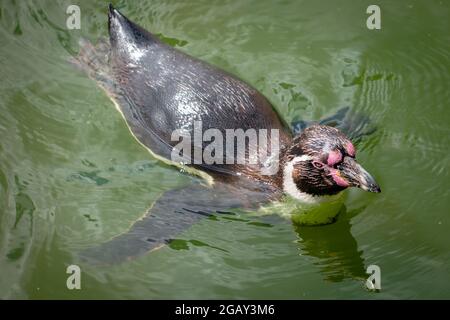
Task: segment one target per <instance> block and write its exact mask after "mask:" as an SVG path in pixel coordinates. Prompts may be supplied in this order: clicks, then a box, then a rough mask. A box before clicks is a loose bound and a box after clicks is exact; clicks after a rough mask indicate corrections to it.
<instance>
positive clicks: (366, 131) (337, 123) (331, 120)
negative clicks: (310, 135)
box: [291, 107, 376, 143]
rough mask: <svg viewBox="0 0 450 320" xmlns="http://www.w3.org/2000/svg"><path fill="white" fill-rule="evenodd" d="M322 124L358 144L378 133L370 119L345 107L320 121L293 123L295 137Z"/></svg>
mask: <svg viewBox="0 0 450 320" xmlns="http://www.w3.org/2000/svg"><path fill="white" fill-rule="evenodd" d="M313 124H321V125H327V126H330V127H335V128H337V129H339V130H341V131H342V132H343V133H344V134H345V135H346V136H347V137H348V138H350V139H351V140H352V141H353V142H355V143H358V142H359V141H361V140H362V139H363V138H364V137H365V136H369V135H371V134H372V133H374V132H375V131H376V127H375V125H374V124H373V123H372V121H370V119H369V117H368V116H366V115H364V114H362V113H359V112H352V111H351V110H350V107H343V108H341V109H339V110H338V111H337V112H336V113H335V114H333V115H331V116H329V117H326V118H323V119H321V120H319V121H304V120H300V121H295V122H292V123H291V126H292V130H293V132H294V134H295V135H298V134H300V133H301V132H302V131H303V130H304V129H306V128H307V127H309V126H311V125H313Z"/></svg>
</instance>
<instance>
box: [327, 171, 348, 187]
mask: <svg viewBox="0 0 450 320" xmlns="http://www.w3.org/2000/svg"><path fill="white" fill-rule="evenodd" d="M330 173H331V176H332V177H333V180H334V182H336V184H337V185H338V186H341V187H344V188H347V187H348V186H349V183H348V182H347V180H345V179H344V178H342V177H341V175H340V173H339V170H336V169H331V170H330Z"/></svg>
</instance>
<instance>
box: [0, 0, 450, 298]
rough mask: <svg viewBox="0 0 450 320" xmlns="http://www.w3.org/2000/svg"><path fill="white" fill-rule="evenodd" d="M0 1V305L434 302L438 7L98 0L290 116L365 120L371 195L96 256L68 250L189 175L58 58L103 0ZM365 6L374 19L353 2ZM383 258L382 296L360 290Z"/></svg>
mask: <svg viewBox="0 0 450 320" xmlns="http://www.w3.org/2000/svg"><path fill="white" fill-rule="evenodd" d="M78 3H79V5H80V7H81V30H67V28H66V18H67V15H66V8H67V6H68V5H69V4H71V1H57V2H56V1H50V0H49V1H28V2H27V1H18V0H16V1H11V0H1V1H0V65H1V67H0V298H33V299H36V298H39V299H47V298H63V299H73V298H292V299H310V298H368V299H386V298H450V277H449V272H450V267H449V265H450V252H449V243H450V232H449V226H450V215H449V205H450V200H449V199H450V198H449V196H450V182H449V165H448V163H449V160H450V157H449V151H448V148H449V142H450V140H449V133H450V130H449V122H450V112H449V110H448V108H449V107H450V105H449V100H450V99H449V98H450V94H449V84H450V36H449V30H450V25H449V24H450V23H449V19H448V18H449V14H450V10H449V9H450V5H449V3H448V2H447V1H428V0H426V1H425V0H424V1H366V0H363V1H294V0H284V1H261V0H240V1H223V0H220V1H211V0H204V1H169V0H159V1H158V0H152V1H145V2H142V3H140V2H137V1H136V2H134V1H133V2H130V3H126V2H125V1H123V2H114V4H115V5H116V6H117V7H118V8H119V9H120V10H122V12H123V13H124V14H126V15H127V16H129V17H130V18H131V19H133V20H135V21H137V22H138V23H140V24H142V25H143V26H144V27H146V28H148V29H149V30H151V31H153V32H154V33H156V34H160V35H161V36H163V37H164V39H165V40H166V41H168V42H169V43H171V44H172V45H175V46H177V47H179V48H180V49H181V50H183V51H185V52H187V53H189V54H192V55H194V56H196V57H199V58H201V59H204V60H206V61H209V62H211V63H214V64H216V65H218V66H220V67H222V68H224V69H226V70H228V71H231V72H232V73H234V74H236V75H238V76H240V77H242V78H244V79H245V80H246V81H248V82H249V83H251V84H253V85H254V86H256V87H257V88H258V89H259V90H260V91H261V92H262V93H264V94H265V95H266V96H267V97H268V98H269V99H270V100H271V101H272V102H273V104H274V105H275V106H276V108H277V109H278V110H279V111H280V113H281V114H282V115H283V116H284V117H285V118H286V119H287V120H288V121H290V120H293V119H298V118H302V119H306V120H311V119H319V118H321V117H324V116H327V115H329V114H332V113H333V112H335V111H337V110H338V109H339V108H341V107H343V106H351V108H352V109H353V110H355V111H359V112H363V113H365V114H366V115H368V116H370V118H371V119H372V121H373V123H375V124H376V125H377V127H378V130H377V131H376V132H375V133H374V134H373V135H372V136H371V137H369V138H368V139H365V140H364V141H363V142H362V143H360V144H359V145H358V158H359V160H360V162H361V163H362V164H363V165H364V167H366V168H367V169H368V170H369V171H370V172H371V173H372V174H373V175H374V176H375V177H376V178H377V181H378V182H379V183H380V185H381V188H382V190H383V192H382V193H381V194H369V193H365V192H363V191H360V190H350V191H348V192H347V196H346V200H345V209H344V210H343V211H342V212H341V215H340V216H339V219H338V221H337V222H336V223H334V224H331V225H327V226H322V227H295V226H293V225H292V224H291V223H290V222H289V221H287V220H284V219H282V218H277V216H276V213H277V212H275V211H276V208H274V209H273V210H274V214H275V215H274V216H272V218H270V216H269V218H268V217H257V216H252V215H247V214H244V213H239V214H237V215H236V216H235V217H233V219H225V218H223V217H217V219H207V220H204V221H202V222H200V223H198V224H197V225H195V226H193V227H192V228H191V229H189V230H188V231H186V232H185V233H183V234H182V235H180V237H179V240H177V241H176V242H175V243H174V244H173V245H172V246H171V247H166V248H164V249H162V250H159V251H157V252H155V253H152V254H149V255H146V256H142V257H140V258H138V259H136V260H133V261H130V262H127V263H124V264H120V265H114V266H108V267H101V268H100V267H94V266H90V265H84V264H79V265H80V267H81V270H82V279H81V285H82V289H81V290H68V289H67V287H66V279H67V277H68V275H67V274H66V268H67V266H68V265H70V264H73V263H77V264H78V260H77V252H79V251H80V250H82V249H85V248H89V247H91V246H93V245H95V244H99V243H101V242H103V241H105V240H107V239H109V238H111V237H113V236H114V235H116V234H119V233H121V232H124V231H126V230H127V228H128V227H129V225H130V224H131V223H132V222H133V221H135V220H136V219H138V218H139V217H140V216H141V215H142V213H143V212H144V211H145V210H146V209H147V208H148V207H149V206H150V205H151V204H152V202H153V201H154V200H155V199H156V198H157V197H158V196H159V195H160V194H161V193H163V192H164V191H167V190H171V189H173V188H175V187H178V186H183V185H187V184H189V183H190V182H191V181H192V180H193V179H195V178H192V177H190V176H188V175H186V174H181V173H180V172H178V171H177V170H174V169H172V168H170V167H168V166H166V165H161V164H160V163H159V162H158V161H156V160H155V159H153V158H152V157H151V156H150V155H149V154H148V152H147V151H146V150H144V149H143V148H142V147H141V146H140V145H139V144H138V143H137V142H136V141H135V140H134V138H133V137H132V136H131V135H130V134H129V132H128V129H127V127H126V125H125V123H124V122H123V120H122V118H121V117H120V115H119V113H118V112H116V111H115V109H114V107H113V105H112V103H111V102H110V100H109V99H108V98H107V97H106V96H105V94H104V93H103V92H102V91H101V90H100V89H98V88H97V87H96V85H95V83H94V82H93V81H91V80H89V79H88V78H86V77H85V76H84V75H83V74H81V73H79V72H77V71H76V70H74V69H73V68H72V67H71V66H70V65H69V64H67V62H66V60H67V58H68V57H69V56H70V55H72V54H74V53H75V52H77V50H78V46H77V41H78V39H79V37H80V36H84V37H87V38H89V39H92V40H95V39H98V38H99V37H101V36H105V35H106V34H107V27H106V21H107V20H106V19H107V18H106V11H107V4H106V2H104V1H79V2H78ZM370 4H378V5H379V6H380V7H381V19H382V20H381V21H382V22H381V27H382V28H381V30H368V29H367V27H366V19H367V17H368V15H367V14H366V8H367V6H368V5H370ZM372 264H375V265H378V266H379V267H380V268H381V286H382V289H381V291H380V292H370V291H368V290H366V289H365V287H364V281H365V280H364V279H365V278H366V277H367V275H366V274H365V269H366V268H367V267H368V266H369V265H372Z"/></svg>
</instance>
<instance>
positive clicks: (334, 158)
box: [327, 150, 342, 166]
mask: <svg viewBox="0 0 450 320" xmlns="http://www.w3.org/2000/svg"><path fill="white" fill-rule="evenodd" d="M341 160H342V154H341V152H340V151H338V150H333V151H331V152H330V153H329V154H328V159H327V163H328V165H329V166H334V165H335V164H336V163H338V162H341Z"/></svg>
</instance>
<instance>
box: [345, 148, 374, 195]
mask: <svg viewBox="0 0 450 320" xmlns="http://www.w3.org/2000/svg"><path fill="white" fill-rule="evenodd" d="M338 169H339V172H340V175H341V176H342V177H343V178H344V179H345V180H347V182H348V183H349V186H350V187H357V188H361V189H363V190H366V191H369V192H375V193H379V192H381V189H380V186H379V185H378V183H377V182H376V181H375V179H374V178H373V177H372V176H371V175H370V173H368V172H367V171H366V170H365V169H364V168H363V167H362V166H361V165H360V164H359V163H358V162H356V161H355V159H353V158H350V157H345V158H344V161H342V163H341V165H339V167H338Z"/></svg>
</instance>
